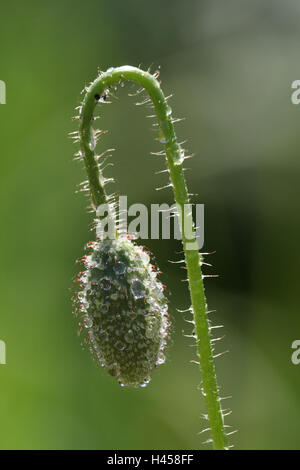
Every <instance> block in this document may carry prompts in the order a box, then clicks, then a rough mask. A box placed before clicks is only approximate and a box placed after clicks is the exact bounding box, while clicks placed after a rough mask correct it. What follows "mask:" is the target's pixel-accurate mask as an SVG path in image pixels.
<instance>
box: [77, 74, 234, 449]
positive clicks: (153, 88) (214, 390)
mask: <svg viewBox="0 0 300 470" xmlns="http://www.w3.org/2000/svg"><path fill="white" fill-rule="evenodd" d="M126 80H129V81H133V82H135V83H137V84H138V85H139V86H141V87H142V88H144V89H145V90H146V91H147V93H148V95H149V97H150V98H151V100H152V103H153V106H154V109H155V112H156V116H157V119H158V124H159V128H160V133H161V138H160V141H161V142H162V143H163V144H164V148H165V153H166V157H167V165H168V170H169V173H170V181H171V184H172V187H173V191H174V196H175V201H176V205H177V208H178V215H179V221H180V226H181V233H182V243H183V248H184V253H185V262H186V266H187V273H188V282H189V290H190V296H191V303H192V307H191V309H192V312H193V316H194V323H195V336H196V342H197V351H198V356H199V363H200V369H201V374H202V388H203V394H204V396H205V401H206V407H207V415H208V419H209V423H210V429H211V435H212V442H213V446H214V448H215V449H227V436H226V433H225V430H224V423H223V415H222V410H221V405H220V396H219V390H218V385H217V379H216V372H215V365H214V359H213V352H212V346H211V341H210V325H209V321H208V316H207V305H206V299H205V292H204V285H203V278H202V273H201V256H200V255H199V251H198V246H197V241H196V233H195V229H194V224H193V217H192V211H191V210H188V211H186V207H190V206H189V204H190V202H189V195H188V191H187V187H186V182H185V178H184V174H183V169H182V161H183V160H184V153H183V150H182V149H181V147H180V145H179V144H178V142H177V139H176V134H175V131H174V126H173V121H172V112H171V109H170V107H169V105H168V103H167V100H166V98H165V96H164V94H163V92H162V90H161V88H160V84H159V82H158V81H157V79H156V77H155V76H153V75H151V74H150V73H149V72H145V71H143V70H141V69H139V68H136V67H131V66H123V67H116V68H110V69H108V70H107V71H106V72H102V73H101V74H100V75H99V76H98V77H97V78H96V80H95V81H94V82H93V83H91V85H90V86H88V87H87V89H86V94H85V97H84V100H83V103H82V109H81V112H80V128H79V140H80V145H81V153H82V156H83V159H84V162H85V166H86V170H87V173H88V179H89V186H90V193H91V198H92V203H93V206H94V208H95V209H97V207H98V206H99V205H100V204H102V203H106V202H107V196H106V194H105V191H104V184H103V177H102V175H101V170H100V168H99V165H98V162H97V161H96V158H95V152H94V146H95V145H94V135H93V133H94V131H93V128H92V123H93V114H94V109H95V106H96V104H97V100H98V99H99V97H100V98H101V97H104V96H105V94H106V90H107V89H109V88H110V87H111V86H112V85H116V84H118V83H120V82H122V81H126Z"/></svg>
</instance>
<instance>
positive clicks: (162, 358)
mask: <svg viewBox="0 0 300 470" xmlns="http://www.w3.org/2000/svg"><path fill="white" fill-rule="evenodd" d="M165 362H166V358H165V356H164V355H163V354H162V353H161V354H160V355H159V356H158V359H157V361H156V365H157V366H159V365H160V364H164V363H165Z"/></svg>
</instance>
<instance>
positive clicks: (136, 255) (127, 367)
mask: <svg viewBox="0 0 300 470" xmlns="http://www.w3.org/2000/svg"><path fill="white" fill-rule="evenodd" d="M87 249H88V254H87V255H86V256H85V257H84V258H83V259H84V263H85V271H84V272H83V273H81V274H80V277H79V279H78V281H79V286H80V288H79V291H78V292H77V293H76V295H75V296H74V301H75V312H76V315H77V316H79V324H80V331H81V332H84V343H85V344H87V345H88V347H89V349H90V351H91V353H92V355H93V357H94V358H95V359H96V361H97V362H98V363H99V364H100V365H101V366H102V367H106V368H107V370H108V372H109V373H110V374H111V375H113V376H116V378H117V379H118V381H119V383H120V384H121V385H131V386H134V387H137V386H145V385H147V383H148V382H149V381H150V374H151V372H152V370H153V369H154V368H155V367H156V366H157V365H159V364H162V363H163V362H164V361H165V354H164V353H165V347H166V342H167V340H168V331H169V318H168V305H167V301H166V298H165V296H164V292H163V286H162V284H161V283H160V281H159V280H158V279H157V271H156V269H155V268H154V266H153V265H151V264H150V257H149V255H148V253H147V252H146V251H145V250H144V249H143V248H142V247H140V246H138V245H136V244H135V243H134V242H133V241H131V240H129V239H128V238H126V237H119V238H117V239H114V240H109V239H107V240H104V241H97V242H92V243H90V244H89V245H88V247H87Z"/></svg>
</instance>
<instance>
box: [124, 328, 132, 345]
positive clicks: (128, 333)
mask: <svg viewBox="0 0 300 470" xmlns="http://www.w3.org/2000/svg"><path fill="white" fill-rule="evenodd" d="M133 340H134V335H133V331H132V330H128V331H127V333H126V335H125V341H126V342H127V343H133Z"/></svg>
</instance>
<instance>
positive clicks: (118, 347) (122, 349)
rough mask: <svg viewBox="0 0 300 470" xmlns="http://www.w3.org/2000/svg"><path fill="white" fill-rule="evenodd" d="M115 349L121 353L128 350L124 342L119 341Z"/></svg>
mask: <svg viewBox="0 0 300 470" xmlns="http://www.w3.org/2000/svg"><path fill="white" fill-rule="evenodd" d="M115 347H116V348H117V349H119V350H120V351H124V349H125V348H126V346H125V344H123V343H122V341H117V342H116V343H115Z"/></svg>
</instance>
